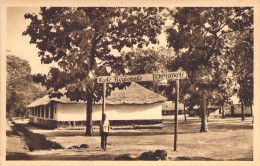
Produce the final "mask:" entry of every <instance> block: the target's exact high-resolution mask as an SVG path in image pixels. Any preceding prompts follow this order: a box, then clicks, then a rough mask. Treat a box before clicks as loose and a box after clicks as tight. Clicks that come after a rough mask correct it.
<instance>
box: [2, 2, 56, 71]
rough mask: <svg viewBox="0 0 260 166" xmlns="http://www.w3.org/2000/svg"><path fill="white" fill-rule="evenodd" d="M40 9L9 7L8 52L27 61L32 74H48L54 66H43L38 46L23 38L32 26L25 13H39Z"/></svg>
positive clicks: (25, 37) (28, 38) (26, 37)
mask: <svg viewBox="0 0 260 166" xmlns="http://www.w3.org/2000/svg"><path fill="white" fill-rule="evenodd" d="M39 11H40V8H39V7H37V8H35V7H8V8H7V34H6V35H7V36H6V38H7V46H6V47H7V48H6V49H7V50H10V51H11V54H13V55H15V56H17V57H19V58H21V59H24V60H27V61H28V62H29V64H30V66H31V68H32V74H37V73H43V74H47V73H48V71H49V68H50V67H51V66H54V65H46V64H41V60H40V58H39V57H38V49H37V48H36V45H34V44H30V43H29V42H30V37H29V36H28V35H27V36H22V33H23V31H25V30H26V27H27V26H28V25H29V24H30V20H25V18H24V14H25V13H28V12H29V13H36V14H37V13H39Z"/></svg>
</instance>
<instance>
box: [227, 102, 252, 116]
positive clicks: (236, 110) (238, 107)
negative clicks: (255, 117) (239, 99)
mask: <svg viewBox="0 0 260 166" xmlns="http://www.w3.org/2000/svg"><path fill="white" fill-rule="evenodd" d="M231 106H232V105H224V110H225V114H226V115H231ZM233 106H234V114H235V115H239V114H241V104H234V105H233ZM244 112H245V114H248V115H251V107H244Z"/></svg>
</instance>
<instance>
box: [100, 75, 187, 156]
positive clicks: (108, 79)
mask: <svg viewBox="0 0 260 166" xmlns="http://www.w3.org/2000/svg"><path fill="white" fill-rule="evenodd" d="M186 77H187V73H186V72H185V71H177V72H167V73H155V74H139V75H120V76H100V77H97V82H98V83H102V84H103V104H102V117H103V115H104V113H105V103H106V101H105V97H106V84H107V83H124V82H145V81H158V80H176V95H177V96H176V101H175V125H174V126H175V130H174V131H175V132H174V151H176V150H177V134H178V102H179V80H180V79H184V78H186Z"/></svg>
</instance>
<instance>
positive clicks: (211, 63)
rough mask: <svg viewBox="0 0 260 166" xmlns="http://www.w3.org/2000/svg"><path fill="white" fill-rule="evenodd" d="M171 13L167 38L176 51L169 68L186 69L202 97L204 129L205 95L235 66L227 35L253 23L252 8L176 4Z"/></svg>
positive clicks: (206, 126)
mask: <svg viewBox="0 0 260 166" xmlns="http://www.w3.org/2000/svg"><path fill="white" fill-rule="evenodd" d="M171 16H172V17H173V18H174V22H173V24H172V26H171V27H169V28H168V29H167V34H168V37H167V41H168V45H169V47H173V48H174V50H175V51H176V55H177V58H176V61H175V63H173V65H172V69H173V70H176V69H177V68H179V67H182V68H183V69H184V70H185V71H187V72H188V76H189V80H190V82H191V84H192V86H194V87H195V89H196V91H197V92H196V93H198V94H199V96H200V98H201V101H200V105H201V115H202V116H201V120H202V121H201V129H200V131H201V132H206V131H208V125H207V107H206V106H207V98H208V96H209V94H211V91H212V90H214V89H218V88H219V86H220V85H221V84H225V78H226V76H227V75H228V74H229V73H232V71H233V70H234V69H233V67H232V65H231V64H229V62H228V60H230V58H229V56H230V50H231V47H232V46H233V41H232V40H230V38H228V35H230V34H235V33H238V32H243V31H244V30H245V29H247V28H248V27H251V26H252V24H253V8H250V7H249V8H242V7H239V8H224V7H221V8H220V7H215V8H205V7H201V8H199V7H196V8H176V10H172V11H171ZM225 59H227V61H225ZM220 70H221V72H220Z"/></svg>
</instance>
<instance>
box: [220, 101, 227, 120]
mask: <svg viewBox="0 0 260 166" xmlns="http://www.w3.org/2000/svg"><path fill="white" fill-rule="evenodd" d="M221 109H222V118H223V119H225V118H226V114H225V110H224V104H222V105H221Z"/></svg>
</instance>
